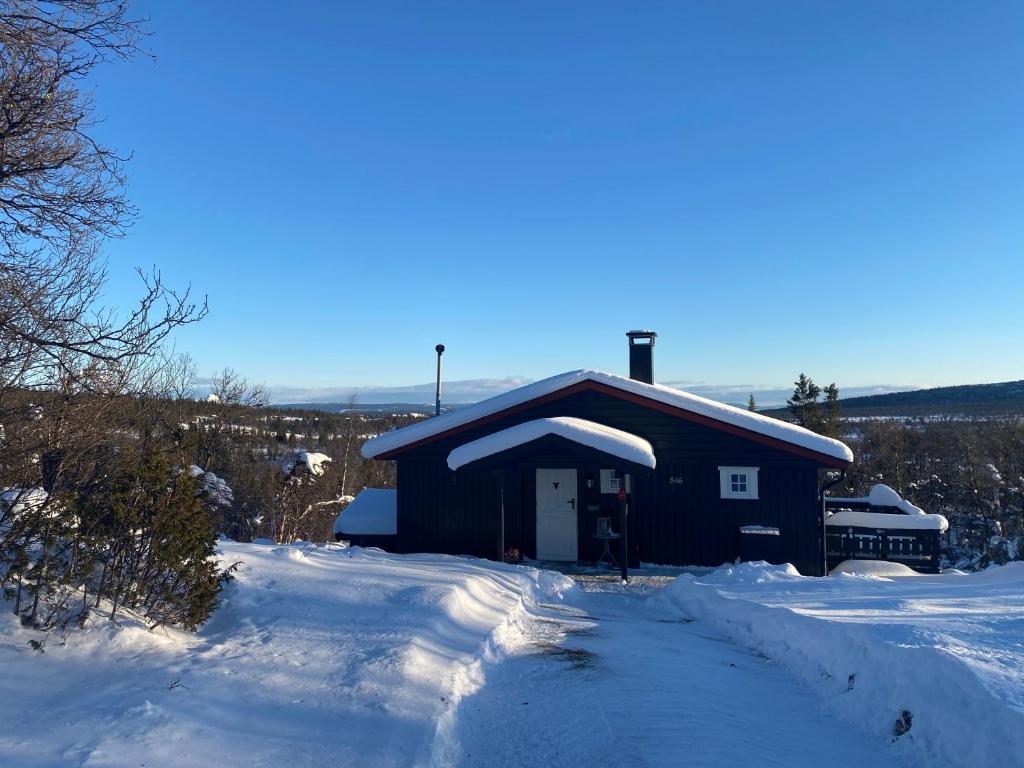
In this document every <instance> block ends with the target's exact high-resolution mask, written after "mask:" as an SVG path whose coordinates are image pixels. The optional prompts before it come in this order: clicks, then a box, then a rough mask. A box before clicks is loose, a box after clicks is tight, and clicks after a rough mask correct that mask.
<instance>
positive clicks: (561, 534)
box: [537, 469, 577, 563]
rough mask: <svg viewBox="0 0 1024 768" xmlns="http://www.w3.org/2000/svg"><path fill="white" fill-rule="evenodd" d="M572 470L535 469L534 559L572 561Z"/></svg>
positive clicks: (574, 539)
mask: <svg viewBox="0 0 1024 768" xmlns="http://www.w3.org/2000/svg"><path fill="white" fill-rule="evenodd" d="M576 531H577V527H576V470H575V469H538V470H537V559H538V560H568V561H569V562H573V563H574V562H576V559H577V557H576V542H577V534H576Z"/></svg>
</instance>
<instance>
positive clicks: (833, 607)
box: [656, 563, 1024, 766]
mask: <svg viewBox="0 0 1024 768" xmlns="http://www.w3.org/2000/svg"><path fill="white" fill-rule="evenodd" d="M787 569H789V570H788V571H787ZM656 602H658V603H659V604H661V605H664V606H674V607H676V608H677V609H678V612H679V615H686V616H689V617H695V618H698V619H700V620H701V621H702V622H703V623H705V624H707V625H708V626H709V627H712V628H715V629H717V630H718V631H720V632H723V633H724V634H726V635H727V636H729V637H731V638H732V639H733V640H735V641H736V642H738V643H740V644H743V645H745V646H747V647H750V648H753V649H756V650H757V651H759V652H761V653H764V654H765V655H767V656H768V657H770V658H772V659H773V660H775V661H777V662H778V663H779V664H780V665H781V666H783V667H784V668H786V669H787V670H788V671H789V672H790V673H791V674H793V675H794V676H795V677H796V678H798V679H802V680H803V681H804V682H805V683H806V684H807V685H808V686H810V687H811V688H812V689H813V690H814V691H815V693H816V695H818V696H819V697H820V698H821V700H822V703H823V705H824V706H825V708H826V709H827V710H828V711H830V712H832V713H834V714H835V716H836V717H837V718H840V719H841V720H843V721H845V722H848V723H850V724H852V725H854V726H857V727H860V728H861V729H863V731H864V732H865V733H866V734H867V735H868V737H869V738H871V739H874V740H881V739H885V738H890V739H891V738H893V737H894V735H895V734H894V726H895V722H896V720H897V719H899V718H900V717H901V715H902V713H903V712H904V711H906V712H909V713H910V715H911V718H912V720H911V723H912V727H911V729H910V730H909V731H908V732H907V733H906V734H905V735H903V736H901V737H899V738H898V739H897V741H899V742H900V743H903V742H905V743H906V744H907V745H912V748H913V749H914V751H916V752H917V753H919V754H921V755H922V756H924V757H926V758H928V759H929V760H930V761H932V762H938V763H941V764H943V765H952V766H977V765H1000V766H1011V765H1012V766H1022V765H1024V563H1012V564H1010V565H1007V566H1003V567H996V568H992V569H990V570H988V571H984V572H981V573H975V574H970V575H965V574H957V575H954V574H947V575H942V576H920V575H912V576H905V577H902V578H879V577H865V576H849V575H840V576H834V577H829V578H826V579H814V578H805V577H801V576H798V575H796V573H795V571H792V569H791V567H789V566H768V565H766V564H764V563H761V564H754V563H745V564H743V565H740V566H736V567H734V568H723V569H720V570H718V571H716V572H714V573H712V574H710V575H707V576H705V577H703V578H700V579H695V578H693V577H691V576H682V577H680V578H679V579H678V580H676V581H675V582H673V583H672V584H671V585H670V586H668V587H667V588H666V589H665V590H664V591H663V592H662V593H661V594H659V595H658V596H657V598H656Z"/></svg>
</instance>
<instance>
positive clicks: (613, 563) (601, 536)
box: [593, 531, 622, 568]
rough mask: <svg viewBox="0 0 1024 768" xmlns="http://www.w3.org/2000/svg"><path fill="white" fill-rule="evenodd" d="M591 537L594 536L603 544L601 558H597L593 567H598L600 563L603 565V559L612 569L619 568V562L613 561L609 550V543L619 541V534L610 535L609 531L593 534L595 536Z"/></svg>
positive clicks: (620, 535)
mask: <svg viewBox="0 0 1024 768" xmlns="http://www.w3.org/2000/svg"><path fill="white" fill-rule="evenodd" d="M593 536H594V538H595V539H599V540H601V541H603V542H604V551H603V552H602V553H601V556H600V557H599V558H597V562H596V563H594V565H595V566H598V565H600V564H601V563H603V562H604V561H605V558H607V559H608V564H609V565H611V566H612V567H613V568H618V567H619V561H618V560H616V559H615V555H613V554H612V550H611V547H610V546H609V542H611V541H614V540H616V539H621V538H622V534H621V533H612V532H611V531H609V532H608V533H595V534H593Z"/></svg>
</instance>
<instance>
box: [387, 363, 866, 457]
mask: <svg viewBox="0 0 1024 768" xmlns="http://www.w3.org/2000/svg"><path fill="white" fill-rule="evenodd" d="M585 390H590V391H594V392H601V393H602V394H605V395H609V396H611V397H616V398H618V399H620V400H625V401H626V402H630V403H635V404H637V405H641V406H644V407H645V408H650V409H652V410H655V411H661V412H662V413H667V414H668V415H670V416H675V417H676V418H680V419H684V420H686V421H691V422H694V423H696V424H701V425H703V426H706V427H711V428H712V429H717V430H719V431H721V432H728V433H729V434H732V435H736V436H738V437H742V438H744V439H747V440H752V441H754V442H756V443H761V444H762V445H767V446H771V447H772V448H778V449H779V450H782V451H786V452H787V453H792V454H795V455H797V456H802V457H803V458H805V459H811V460H813V461H817V462H819V463H820V464H824V465H825V466H827V467H835V468H836V469H843V468H844V467H847V466H849V464H850V462H848V461H844V460H843V459H840V458H837V457H835V456H829V455H827V454H824V453H818V452H817V451H812V450H810V449H809V448H804V447H803V446H799V445H794V444H793V443H788V442H786V441H785V440H780V439H778V438H775V437H770V436H768V435H762V434H761V433H760V432H754V431H753V430H749V429H745V428H743V427H737V426H736V425H735V424H729V423H728V422H724V421H720V420H718V419H713V418H711V417H710V416H704V415H702V414H699V413H694V412H693V411H688V410H686V409H685V408H679V407H677V406H674V405H669V404H668V403H663V402H661V401H659V400H653V399H651V398H649V397H644V396H643V395H637V394H635V393H633V392H627V391H626V390H622V389H618V388H616V387H612V386H609V385H608V384H604V383H602V382H598V381H592V380H590V379H587V380H584V381H581V382H578V383H576V384H572V385H571V386H568V387H565V388H564V389H559V390H557V391H555V392H549V393H548V394H546V395H542V396H541V397H535V398H533V399H532V400H527V401H526V402H524V403H519V404H518V405H514V406H511V407H510V408H505V409H504V410H501V411H497V412H495V413H491V414H488V415H487V416H482V417H480V418H479V419H475V420H473V421H469V422H466V423H465V424H459V425H458V426H455V427H452V428H451V429H447V430H445V431H444V432H438V433H437V434H435V435H429V436H427V437H424V438H422V439H420V440H417V441H415V442H413V443H409V444H408V445H403V446H402V447H400V448H394V449H392V450H390V451H387V452H386V453H382V454H380V455H379V456H376V457H375V458H377V459H382V460H383V459H392V458H394V457H396V456H398V455H400V454H402V453H405V452H406V451H411V450H413V449H414V448H418V447H420V446H421V445H425V444H427V443H432V442H434V441H435V440H440V439H442V438H445V437H450V436H452V435H457V434H459V433H460V432H465V431H467V430H470V429H475V428H476V427H481V426H483V425H484V424H489V423H490V422H492V421H497V420H498V419H502V418H504V417H506V416H509V415H511V414H514V413H519V412H521V411H525V410H527V409H529V408H533V407H535V406H537V405H542V404H543V403H549V402H552V401H554V400H559V399H561V398H563V397H568V396H569V395H574V394H576V393H577V392H583V391H585Z"/></svg>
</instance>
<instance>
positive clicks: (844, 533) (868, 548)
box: [825, 511, 947, 573]
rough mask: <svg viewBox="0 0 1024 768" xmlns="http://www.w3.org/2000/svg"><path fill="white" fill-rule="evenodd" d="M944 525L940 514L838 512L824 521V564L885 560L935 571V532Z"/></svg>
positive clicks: (936, 564) (936, 544)
mask: <svg viewBox="0 0 1024 768" xmlns="http://www.w3.org/2000/svg"><path fill="white" fill-rule="evenodd" d="M936 518H937V519H936ZM946 527H947V524H946V519H945V518H944V517H942V515H887V514H882V513H879V512H852V511H845V512H838V513H836V514H834V515H832V516H830V517H829V518H828V519H827V520H826V521H825V545H826V546H825V550H826V552H825V553H826V557H827V560H828V567H829V569H832V568H833V567H835V566H836V565H837V564H839V563H841V562H842V561H844V560H887V561H889V562H893V563H903V564H904V565H906V566H907V567H908V568H913V569H914V570H915V571H920V572H922V573H938V572H939V548H940V542H939V536H940V535H941V534H942V532H943V531H945V530H946Z"/></svg>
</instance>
